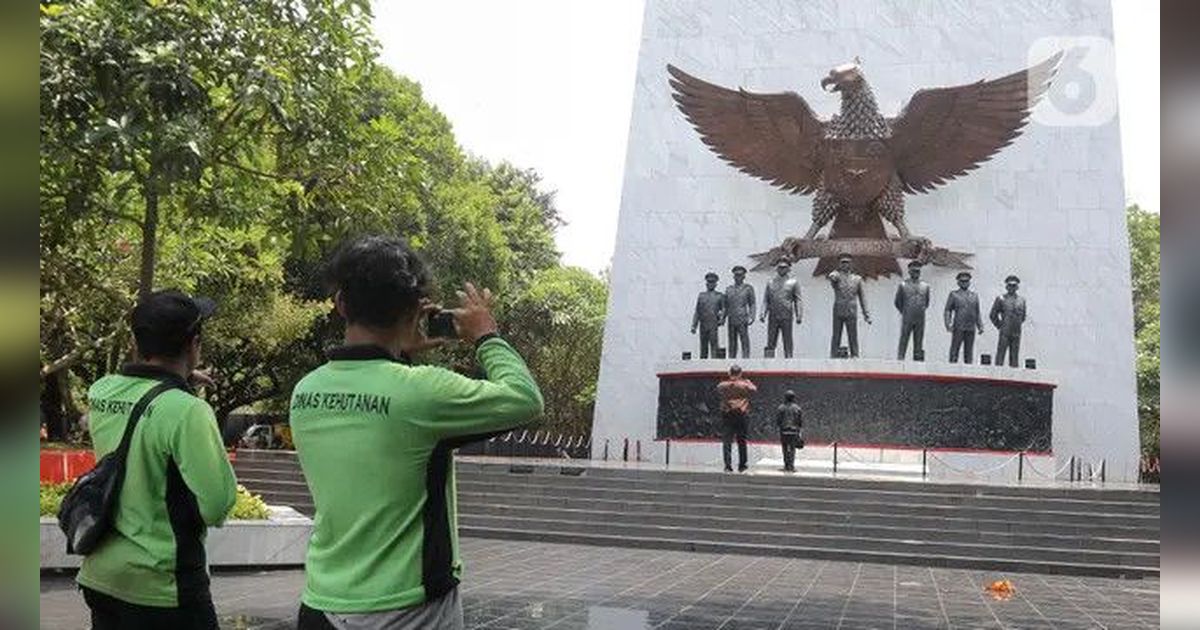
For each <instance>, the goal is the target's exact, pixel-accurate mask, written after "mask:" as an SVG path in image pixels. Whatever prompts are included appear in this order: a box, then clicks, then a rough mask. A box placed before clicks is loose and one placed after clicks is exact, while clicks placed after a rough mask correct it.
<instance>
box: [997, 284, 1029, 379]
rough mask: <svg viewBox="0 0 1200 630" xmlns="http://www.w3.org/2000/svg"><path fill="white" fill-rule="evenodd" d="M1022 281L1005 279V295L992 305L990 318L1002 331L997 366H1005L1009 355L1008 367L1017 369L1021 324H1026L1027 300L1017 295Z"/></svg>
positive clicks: (998, 346)
mask: <svg viewBox="0 0 1200 630" xmlns="http://www.w3.org/2000/svg"><path fill="white" fill-rule="evenodd" d="M1020 286H1021V279H1020V278H1018V277H1016V276H1009V277H1007V278H1005V279H1004V288H1005V290H1006V292H1005V294H1004V295H1001V296H999V297H997V298H996V301H995V302H994V303H992V311H991V313H989V314H988V318H989V319H991V320H992V325H993V326H995V327H996V329H997V330H999V331H1000V340H999V341H998V342H997V343H996V365H1004V355H1005V354H1008V365H1009V366H1011V367H1017V362H1018V361H1019V360H1020V359H1019V358H1018V356H1017V355H1018V354H1019V353H1020V352H1021V324H1023V323H1025V298H1023V297H1021V296H1019V295H1017V289H1018V288H1019V287H1020Z"/></svg>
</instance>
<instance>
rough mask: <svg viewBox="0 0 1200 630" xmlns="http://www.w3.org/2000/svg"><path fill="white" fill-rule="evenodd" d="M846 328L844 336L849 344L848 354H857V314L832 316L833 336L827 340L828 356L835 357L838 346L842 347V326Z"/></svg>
mask: <svg viewBox="0 0 1200 630" xmlns="http://www.w3.org/2000/svg"><path fill="white" fill-rule="evenodd" d="M843 326H844V327H845V328H846V337H847V340H848V345H849V346H850V356H852V357H857V356H858V316H857V315H855V316H847V317H838V316H837V315H834V316H833V337H832V338H831V339H830V340H829V356H830V358H835V359H836V358H837V351H838V348H840V347H842V327H843Z"/></svg>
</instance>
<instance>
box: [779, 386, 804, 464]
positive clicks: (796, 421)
mask: <svg viewBox="0 0 1200 630" xmlns="http://www.w3.org/2000/svg"><path fill="white" fill-rule="evenodd" d="M800 416H801V412H800V404H799V403H797V402H796V392H793V391H792V390H790V389H789V390H788V391H786V392H784V394H783V404H782V405H779V408H778V409H776V410H775V426H777V427H779V442H780V444H781V445H782V446H783V470H784V472H796V448H797V447H801V442H800V430H801V427H802V426H803V422H802V421H801V419H800Z"/></svg>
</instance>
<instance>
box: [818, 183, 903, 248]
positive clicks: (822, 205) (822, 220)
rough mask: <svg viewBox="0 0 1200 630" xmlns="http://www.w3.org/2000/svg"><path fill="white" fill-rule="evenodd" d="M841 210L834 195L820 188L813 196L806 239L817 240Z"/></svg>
mask: <svg viewBox="0 0 1200 630" xmlns="http://www.w3.org/2000/svg"><path fill="white" fill-rule="evenodd" d="M901 199H903V197H901ZM839 208H841V204H839V203H838V202H837V200H835V199H834V198H833V195H830V194H829V193H827V192H825V189H824V188H818V189H817V192H816V193H815V194H814V195H813V203H812V225H810V226H808V232H807V233H805V235H804V238H805V239H807V240H812V239H814V238H816V236H817V232H819V231H821V228H823V227H825V226H826V225H827V224H828V223H829V222H830V221H832V220H833V217H835V216H837V211H838V209H839Z"/></svg>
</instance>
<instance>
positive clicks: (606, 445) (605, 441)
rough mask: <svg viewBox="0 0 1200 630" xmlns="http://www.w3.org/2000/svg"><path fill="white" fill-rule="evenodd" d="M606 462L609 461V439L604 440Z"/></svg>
mask: <svg viewBox="0 0 1200 630" xmlns="http://www.w3.org/2000/svg"><path fill="white" fill-rule="evenodd" d="M604 461H608V438H604Z"/></svg>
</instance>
